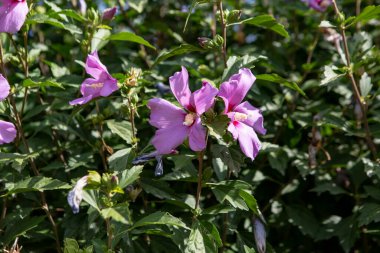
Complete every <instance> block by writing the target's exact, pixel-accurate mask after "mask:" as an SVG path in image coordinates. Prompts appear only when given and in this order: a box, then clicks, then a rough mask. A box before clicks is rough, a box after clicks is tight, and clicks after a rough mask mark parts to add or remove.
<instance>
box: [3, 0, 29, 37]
mask: <svg viewBox="0 0 380 253" xmlns="http://www.w3.org/2000/svg"><path fill="white" fill-rule="evenodd" d="M1 4H2V5H1V6H0V32H6V33H16V32H18V31H19V30H20V29H21V27H22V25H23V24H24V22H25V19H26V15H27V14H28V11H29V8H28V4H27V3H26V1H17V2H15V1H13V0H2V1H1Z"/></svg>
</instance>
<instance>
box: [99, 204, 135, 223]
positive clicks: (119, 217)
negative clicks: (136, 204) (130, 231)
mask: <svg viewBox="0 0 380 253" xmlns="http://www.w3.org/2000/svg"><path fill="white" fill-rule="evenodd" d="M123 209H125V206H124V205H120V206H114V207H109V208H105V209H102V210H101V211H100V214H101V215H102V217H103V218H104V219H109V218H111V219H112V220H113V221H117V222H120V223H123V224H126V225H128V224H129V222H128V220H127V219H125V218H124V216H123V214H122V213H123Z"/></svg>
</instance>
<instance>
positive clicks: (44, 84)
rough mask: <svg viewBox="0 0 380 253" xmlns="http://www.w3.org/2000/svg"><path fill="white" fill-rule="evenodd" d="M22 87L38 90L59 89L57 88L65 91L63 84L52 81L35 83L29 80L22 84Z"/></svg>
mask: <svg viewBox="0 0 380 253" xmlns="http://www.w3.org/2000/svg"><path fill="white" fill-rule="evenodd" d="M22 85H23V86H24V87H32V88H33V87H38V88H42V87H57V88H61V89H65V88H64V87H63V86H62V84H60V83H58V82H56V81H54V80H52V79H50V80H46V81H41V82H37V81H33V80H32V79H30V78H28V79H25V80H24V81H23V82H22Z"/></svg>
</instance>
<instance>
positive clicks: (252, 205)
mask: <svg viewBox="0 0 380 253" xmlns="http://www.w3.org/2000/svg"><path fill="white" fill-rule="evenodd" d="M239 196H240V197H242V198H243V200H244V202H245V203H246V204H247V206H248V207H249V209H250V210H251V211H252V212H253V213H254V214H256V215H257V216H261V214H260V210H259V207H258V205H257V201H256V199H255V197H254V196H253V195H252V194H251V193H249V192H247V191H245V190H240V191H239Z"/></svg>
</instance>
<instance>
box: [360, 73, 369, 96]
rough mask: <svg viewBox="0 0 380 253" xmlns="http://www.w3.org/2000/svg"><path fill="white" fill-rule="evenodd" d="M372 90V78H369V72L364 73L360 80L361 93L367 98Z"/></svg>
mask: <svg viewBox="0 0 380 253" xmlns="http://www.w3.org/2000/svg"><path fill="white" fill-rule="evenodd" d="M371 89H372V83H371V77H369V76H368V74H367V72H364V73H363V75H362V77H361V78H360V93H361V95H362V97H366V96H367V95H368V94H369V93H370V91H371Z"/></svg>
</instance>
